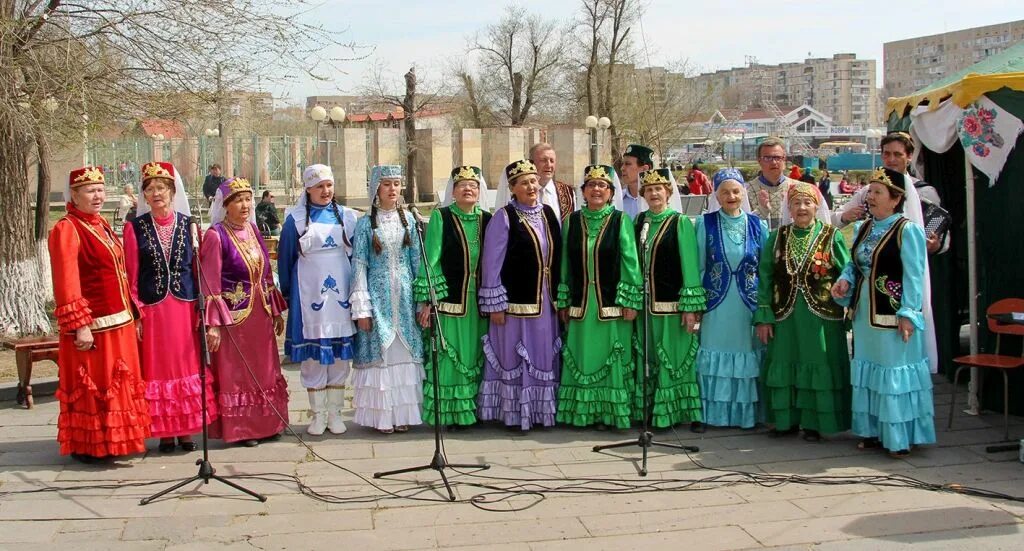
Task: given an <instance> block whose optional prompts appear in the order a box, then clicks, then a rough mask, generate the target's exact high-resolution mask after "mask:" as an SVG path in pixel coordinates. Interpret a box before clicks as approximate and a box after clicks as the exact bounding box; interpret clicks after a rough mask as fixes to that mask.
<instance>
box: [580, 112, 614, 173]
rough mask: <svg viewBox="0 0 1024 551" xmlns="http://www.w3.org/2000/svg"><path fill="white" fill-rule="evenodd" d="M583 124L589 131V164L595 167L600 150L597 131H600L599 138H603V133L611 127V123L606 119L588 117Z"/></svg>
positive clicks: (593, 116)
mask: <svg viewBox="0 0 1024 551" xmlns="http://www.w3.org/2000/svg"><path fill="white" fill-rule="evenodd" d="M583 122H584V124H585V125H586V127H587V128H588V129H589V130H590V164H592V165H596V164H597V157H598V154H599V152H600V149H601V145H600V143H599V142H598V140H597V131H598V129H600V130H601V137H602V138H603V137H604V131H605V130H608V128H610V127H611V125H612V121H611V119H609V118H608V117H601V118H598V117H597V116H596V115H589V116H587V118H586V120H584V121H583Z"/></svg>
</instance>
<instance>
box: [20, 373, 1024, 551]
mask: <svg viewBox="0 0 1024 551" xmlns="http://www.w3.org/2000/svg"><path fill="white" fill-rule="evenodd" d="M287 373H288V378H289V385H290V387H291V388H292V389H295V390H293V392H292V399H291V404H290V407H291V411H290V416H291V420H292V421H293V425H292V426H293V428H294V429H295V430H296V431H297V432H299V433H302V431H303V430H304V429H305V424H306V418H307V417H306V416H307V414H306V411H305V406H306V397H305V395H304V392H303V391H302V390H301V388H300V386H299V384H298V374H297V372H296V371H295V370H292V369H288V370H287ZM949 390H950V386H949V385H948V384H945V383H937V385H936V407H937V408H938V412H937V413H938V414H939V417H940V418H941V419H942V421H940V422H939V423H938V425H939V429H940V431H939V444H938V445H937V446H934V447H928V448H924V449H919V450H917V451H915V453H914V454H913V455H911V456H910V457H909V458H908V459H905V460H895V459H891V458H889V457H888V456H886V455H884V454H882V453H876V452H858V451H857V450H856V449H855V443H856V438H855V437H853V436H852V435H840V436H836V437H834V438H831V439H829V440H828V441H826V442H822V443H817V444H814V443H807V442H804V441H803V440H801V439H800V438H799V437H787V438H781V439H777V438H771V437H769V436H768V435H767V434H765V431H764V430H754V431H741V430H713V429H712V430H709V431H708V432H707V433H706V434H704V435H695V434H691V433H690V432H689V431H687V430H685V429H682V430H680V431H679V432H664V433H659V434H658V438H660V439H662V440H663V441H666V442H677V441H684V442H685V443H687V444H690V445H696V446H699V447H700V448H701V451H700V452H699V453H697V454H695V455H694V456H693V458H694V459H696V460H697V461H699V462H700V465H702V466H703V467H704V468H702V467H701V466H698V465H697V464H696V463H695V462H694V461H691V458H688V457H687V456H686V455H679V454H675V453H665V452H664V451H661V450H655V451H653V452H652V453H651V456H650V465H649V466H650V470H651V474H650V476H649V477H647V479H641V478H640V477H638V476H637V475H636V461H637V460H639V457H640V454H639V448H636V449H624V450H616V451H610V452H607V453H601V454H598V453H594V452H592V451H591V448H592V447H593V446H594V445H596V444H604V443H608V442H612V441H617V440H626V439H630V438H633V437H635V432H633V431H620V432H615V431H608V432H599V431H596V430H574V429H569V428H561V427H559V428H555V429H549V430H537V431H533V432H531V433H529V434H526V435H521V434H518V433H511V432H509V431H506V430H504V429H502V428H498V427H478V428H473V429H469V430H465V431H458V432H454V433H452V434H449V435H448V437H447V439H446V448H447V452H448V458H449V460H450V461H452V462H468V463H476V462H487V463H489V464H491V466H492V468H491V469H490V470H489V471H488V472H487V473H486V474H488V475H490V476H492V477H500V478H502V479H519V480H521V479H526V478H531V479H563V478H581V477H587V478H596V479H603V480H609V481H619V482H621V481H647V482H653V481H658V480H660V481H662V483H666V484H667V482H665V481H667V480H669V479H680V480H697V479H702V478H705V477H709V476H716V475H722V474H724V473H723V472H722V470H736V471H746V472H754V473H775V474H796V475H804V476H824V475H828V476H849V475H865V476H885V475H889V474H901V475H908V476H913V477H915V478H917V479H920V480H923V481H926V482H931V483H948V484H961V485H967V486H974V487H979V488H984V489H987V490H992V491H998V492H1004V493H1009V494H1013V495H1017V496H1024V465H1022V464H1021V463H1019V462H1017V459H1016V454H1015V453H1013V452H1005V453H998V454H987V453H985V446H986V445H987V444H991V443H994V442H998V441H999V440H1000V439H1001V437H1002V425H1001V423H1002V418H1001V416H999V415H996V414H986V415H984V416H981V417H969V416H966V415H963V414H959V413H958V416H957V419H956V422H955V424H954V430H952V431H947V430H945V422H944V419H945V415H946V413H947V411H948V409H947V408H948V407H949V396H950V395H949ZM962 401H963V400H962V397H961V402H962ZM57 411H58V408H57V404H56V402H55V401H54V400H53V399H52V398H40V399H39V400H38V402H37V407H36V409H35V410H33V411H25V410H21V409H16V408H15V405H14V403H13V402H0V493H2V492H18V491H26V490H34V489H39V488H43V487H44V486H59V487H61V488H64V490H63V491H60V492H39V493H19V494H14V495H7V496H6V497H0V549H16V550H18V551H30V550H34V549H45V550H47V551H52V549H54V545H55V544H58V545H59V544H68V545H73V547H68V548H69V549H75V550H76V551H86V550H90V549H99V550H103V551H115V550H120V549H131V550H149V549H154V550H177V549H188V550H201V549H326V548H344V549H365V550H372V549H438V548H444V549H487V550H506V549H507V550H555V549H587V551H598V550H604V549H614V550H617V551H621V550H627V549H761V548H781V549H821V550H845V549H858V550H860V549H904V548H909V547H914V548H916V549H929V550H932V549H941V550H945V549H970V550H994V549H1006V550H1011V549H1012V550H1019V549H1024V503H1019V502H1018V503H1015V502H1010V501H1003V500H995V499H982V498H976V497H970V496H966V495H962V494H954V493H936V492H927V491H924V490H918V489H909V488H905V487H886V486H878V485H867V484H854V485H820V484H815V485H806V484H795V483H790V484H782V485H773V486H764V485H753V484H735V485H729V486H722V485H712V484H699V485H694V486H693V487H692V489H691V490H687V491H671V492H668V491H665V492H647V493H631V494H619V495H594V494H568V493H559V494H552V495H548V496H546V498H545V499H542V500H541V499H538V498H537V497H536V496H530V495H516V496H513V497H508V496H507V495H506V496H505V497H506V498H507V499H501V500H497V501H494V502H492V503H489V504H488V505H487V506H486V507H487V508H490V509H494V511H486V510H483V509H481V508H478V507H475V506H474V505H472V504H470V503H468V502H464V501H460V502H457V503H446V502H444V501H443V499H442V494H441V493H439V491H443V489H440V490H439V489H438V488H433V489H431V488H430V486H431V485H434V484H436V483H437V481H438V478H437V475H436V473H434V472H425V473H420V474H411V475H402V476H398V477H395V478H392V479H388V480H378V481H376V482H377V483H379V484H380V485H381V488H383V489H384V490H387V491H390V492H397V493H400V494H402V495H404V496H406V497H413V496H414V497H417V498H422V499H429V500H430V501H415V500H412V499H386V500H378V501H368V500H363V502H361V503H359V502H355V500H358V499H359V498H373V497H375V496H380V495H383V494H382V492H381V491H379V490H376V489H374V488H373V487H372V486H370V485H369V484H367V483H366V482H364V481H363V480H361V479H360V478H358V477H357V476H355V475H353V474H349V473H347V472H345V471H342V470H340V469H339V468H337V467H335V466H332V465H330V464H328V463H326V462H324V461H322V460H319V459H316V458H315V457H314V455H313V454H312V453H310V452H309V450H307V449H306V448H305V447H303V446H301V445H300V444H298V443H297V442H296V441H295V440H294V439H293V438H291V437H285V438H284V439H282V440H281V441H279V442H273V443H266V444H263V445H261V446H259V447H258V448H251V449H250V448H240V447H225V446H224V445H223V444H221V443H215V444H214V445H213V446H212V452H211V458H212V460H213V462H214V465H215V466H216V467H217V468H218V473H219V474H223V475H233V474H238V475H261V474H269V473H278V476H277V478H278V479H280V478H281V477H280V474H285V475H295V476H298V477H299V478H300V479H301V480H302V481H303V482H304V483H305V484H307V485H308V486H310V487H312V488H313V489H314V490H316V491H317V492H321V493H325V494H332V495H334V496H337V497H341V498H347V499H349V502H346V503H324V502H321V501H316V500H313V499H310V498H309V497H306V496H303V495H301V494H300V493H299V492H298V491H297V489H296V487H295V484H294V483H290V482H287V481H284V480H257V479H250V478H247V479H237V481H238V482H240V483H242V484H243V485H245V486H247V487H250V488H252V489H254V490H257V491H260V492H263V493H265V494H267V496H268V497H269V499H268V500H267V501H266V502H265V503H260V502H258V501H255V500H252V499H249V498H248V497H246V496H243V495H241V494H239V493H236V492H235V491H233V490H231V489H229V488H227V487H225V486H221V485H219V484H216V483H213V484H211V485H208V486H202V485H200V484H199V483H196V484H193V485H190V486H188V487H186V489H185V491H183V492H181V493H179V494H176V496H175V497H171V498H165V499H161V500H158V501H156V502H154V503H152V504H150V505H147V506H144V507H143V506H139V504H138V501H139V499H140V498H142V497H145V496H147V495H150V494H152V493H154V492H156V491H157V490H159V489H162V488H164V487H166V486H167V485H168V484H164V483H160V484H154V485H149V486H134V485H133V484H137V483H145V482H148V481H160V480H171V479H180V478H186V477H189V476H191V475H194V474H195V473H196V466H195V465H194V461H195V460H196V458H198V457H199V454H198V453H193V454H176V455H165V454H160V453H158V452H156V441H155V440H154V441H152V442H151V445H150V448H151V449H152V451H151V452H150V453H147V454H146V455H144V456H136V457H131V458H128V459H123V460H120V461H117V462H115V463H112V464H109V465H106V466H102V467H100V466H86V465H79V464H77V463H74V462H72V461H71V460H70V459H69V458H64V457H61V456H59V455H58V452H57V444H56V442H55V437H56V433H57V427H56V421H57ZM347 413H348V414H349V416H350V415H351V412H350V411H349V412H347ZM1012 422H1013V427H1011V433H1012V434H1013V435H1017V436H1018V437H1020V436H1024V420H1022V419H1012ZM349 426H350V428H349V432H348V433H346V434H345V435H343V436H340V437H333V436H324V437H315V438H312V437H311V438H309V439H308V442H309V444H310V445H311V446H312V448H313V450H315V451H316V453H317V454H320V455H321V456H323V457H325V458H327V459H330V460H331V461H334V462H336V463H337V464H338V465H340V466H343V467H345V468H347V469H350V470H351V471H353V472H355V473H358V474H360V475H362V476H365V477H369V476H370V475H371V473H373V472H376V471H382V470H388V469H394V468H401V467H407V466H413V465H417V464H422V463H426V462H428V461H429V460H430V454H431V452H432V449H433V438H432V433H431V431H430V429H429V428H426V427H417V428H414V429H413V430H412V431H410V432H409V433H407V434H401V435H399V434H396V435H391V436H383V435H379V434H377V433H376V432H373V431H370V430H367V429H363V428H360V427H356V426H354V425H352V424H351V423H350V425H349ZM711 469H719V470H711ZM451 475H452V479H453V481H454V482H456V492H457V494H458V496H459V498H460V499H462V500H468V499H469V498H472V497H473V496H477V495H480V494H486V493H487V492H488V490H485V489H482V488H479V487H475V486H469V485H468V484H469V483H480V482H485V483H490V484H494V485H497V486H503V487H508V486H510V485H511V483H510V482H507V481H504V480H490V481H487V480H485V479H482V478H478V477H472V476H468V475H464V474H459V473H451ZM271 476H272V475H271ZM417 482H419V483H420V490H421V491H417V489H416V483H417ZM567 483H568V482H567V481H561V482H559V481H557V480H547V481H545V482H544V484H545V485H548V486H555V485H565V484H567ZM79 486H89V488H87V489H80V490H75V489H74V488H75V487H79ZM677 486H679V484H677ZM527 487H529V486H527ZM485 497H486V496H485ZM492 497H494V496H492Z"/></svg>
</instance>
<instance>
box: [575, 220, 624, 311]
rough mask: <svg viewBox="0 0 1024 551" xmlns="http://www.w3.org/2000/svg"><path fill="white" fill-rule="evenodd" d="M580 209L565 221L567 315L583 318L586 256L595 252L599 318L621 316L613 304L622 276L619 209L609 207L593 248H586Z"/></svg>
mask: <svg viewBox="0 0 1024 551" xmlns="http://www.w3.org/2000/svg"><path fill="white" fill-rule="evenodd" d="M583 220H584V218H583V211H576V212H573V213H572V214H571V215H570V216H569V219H568V220H567V221H566V224H567V226H566V230H565V231H566V232H567V236H566V251H565V254H567V255H569V262H568V266H569V276H568V278H567V279H568V280H569V299H570V303H569V317H571V318H572V319H582V318H583V315H584V314H585V313H586V306H587V305H586V301H587V288H588V286H589V285H590V278H589V277H587V264H588V262H587V260H588V258H589V256H590V255H593V254H596V255H597V257H596V261H595V263H594V265H595V267H596V268H597V270H596V272H597V273H596V274H594V278H595V279H594V285H595V286H596V287H597V306H598V319H602V320H607V319H615V318H620V317H622V308H621V307H620V306H618V305H617V304H615V294H616V290H617V288H618V286H619V278H620V276H621V274H620V271H621V262H622V254H621V251H620V249H619V232H620V231H621V230H622V211H620V210H612V212H611V214H609V215H608V218H606V219H605V222H604V226H603V227H602V228H601V232H600V233H599V234H598V235H597V240H596V241H595V242H594V250H587V232H586V231H585V230H584V228H583Z"/></svg>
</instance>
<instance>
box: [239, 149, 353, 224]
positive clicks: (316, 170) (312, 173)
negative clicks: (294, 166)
mask: <svg viewBox="0 0 1024 551" xmlns="http://www.w3.org/2000/svg"><path fill="white" fill-rule="evenodd" d="M324 180H330V181H331V183H332V184H333V183H335V181H334V171H332V170H331V167H329V166H327V165H321V164H315V165H309V166H307V167H306V170H303V171H302V193H299V198H298V199H297V200H296V201H295V204H294V205H292V206H291V207H289V208H288V209H287V210H285V213H284V217H285V218H288V217H289V216H291V217H292V220H294V221H295V231H297V232H299V234H300V235H301V234H302V232H303V230H305V229H306V203H308V202H309V194H308V193H306V190H307V189H309V188H311V187H314V186H316V185H319V184H320V182H323V181H324ZM255 199H256V198H255V197H253V200H255ZM253 210H255V209H253Z"/></svg>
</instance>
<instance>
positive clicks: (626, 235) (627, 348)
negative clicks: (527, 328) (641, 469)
mask: <svg viewBox="0 0 1024 551" xmlns="http://www.w3.org/2000/svg"><path fill="white" fill-rule="evenodd" d="M613 210H614V208H613V207H612V206H611V205H608V206H606V207H605V208H603V209H601V210H597V211H593V210H590V209H587V208H584V209H583V210H581V211H579V212H578V213H573V214H572V215H570V216H580V217H581V218H582V221H583V222H584V224H583V225H584V228H585V230H584V231H585V232H586V249H585V251H584V256H585V258H584V266H585V267H586V274H583V277H584V278H585V281H584V282H583V283H584V284H585V285H586V289H587V291H586V295H585V298H584V303H583V311H584V312H583V318H582V319H570V320H569V325H568V332H567V335H566V340H565V346H563V347H562V385H561V387H560V388H559V389H558V416H557V421H558V422H559V423H567V424H570V425H575V426H579V427H585V426H588V425H594V424H603V425H607V426H611V427H617V428H629V425H630V420H631V416H632V405H633V401H634V395H633V393H634V390H635V387H634V385H635V381H634V376H635V373H634V370H635V368H636V366H635V362H634V357H633V322H631V321H626V320H624V319H622V318H621V317H619V318H615V319H608V320H600V319H598V310H600V307H599V303H598V298H597V286H596V285H593V284H591V283H592V282H595V281H596V277H595V273H596V267H595V262H596V260H595V259H596V257H597V255H596V254H595V252H596V250H595V248H596V245H597V237H598V235H600V234H601V233H602V231H603V230H604V228H605V226H606V225H607V224H608V222H609V220H611V214H612V211H613ZM619 220H621V224H622V226H621V228H620V229H619V243H618V248H619V252H620V259H621V264H620V274H619V284H618V287H617V289H616V296H615V305H616V306H618V307H621V308H632V309H633V310H640V309H641V308H642V307H643V296H642V288H641V279H640V265H639V261H638V259H637V249H636V237H635V234H634V230H633V222H632V221H631V220H630V218H629V217H628V216H622V217H621V218H620V219H619ZM568 235H569V232H568V231H563V236H562V239H563V241H562V251H564V252H563V254H562V269H561V278H562V281H561V284H560V285H559V286H558V307H559V308H560V309H561V308H568V307H569V304H570V299H569V278H570V277H573V275H572V274H570V273H569V272H570V269H569V253H568V251H569V247H568ZM577 277H578V276H577Z"/></svg>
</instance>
